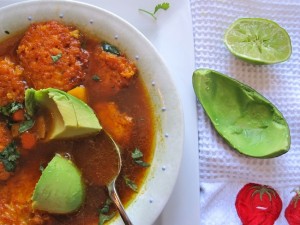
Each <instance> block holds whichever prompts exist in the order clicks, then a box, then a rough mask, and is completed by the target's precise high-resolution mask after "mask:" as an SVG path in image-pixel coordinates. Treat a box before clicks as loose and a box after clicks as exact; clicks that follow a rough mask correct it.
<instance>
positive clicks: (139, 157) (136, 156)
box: [131, 148, 150, 167]
mask: <svg viewBox="0 0 300 225" xmlns="http://www.w3.org/2000/svg"><path fill="white" fill-rule="evenodd" d="M143 156H144V155H143V153H142V152H141V151H140V150H139V149H138V148H136V149H134V151H133V152H132V153H131V157H132V159H133V161H134V162H135V163H136V164H138V165H139V166H142V167H149V166H150V164H149V163H146V162H144V161H143V159H142V158H143Z"/></svg>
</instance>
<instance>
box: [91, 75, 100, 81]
mask: <svg viewBox="0 0 300 225" xmlns="http://www.w3.org/2000/svg"><path fill="white" fill-rule="evenodd" d="M92 80H94V81H100V77H99V76H98V75H97V74H95V75H94V76H92Z"/></svg>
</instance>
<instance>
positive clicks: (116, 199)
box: [108, 182, 133, 225]
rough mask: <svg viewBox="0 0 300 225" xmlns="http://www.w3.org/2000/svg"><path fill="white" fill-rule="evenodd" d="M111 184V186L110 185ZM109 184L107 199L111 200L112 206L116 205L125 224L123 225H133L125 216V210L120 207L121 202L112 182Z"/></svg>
mask: <svg viewBox="0 0 300 225" xmlns="http://www.w3.org/2000/svg"><path fill="white" fill-rule="evenodd" d="M112 183H113V184H112ZM112 183H111V184H109V185H108V193H109V197H110V198H111V200H112V201H113V202H114V204H115V205H116V207H117V209H118V211H119V213H120V215H121V217H122V219H123V222H124V223H125V225H133V224H132V223H131V221H130V219H129V217H128V215H127V213H126V212H125V209H124V207H123V205H122V202H121V200H120V198H119V196H118V193H117V191H116V188H115V185H114V182H112Z"/></svg>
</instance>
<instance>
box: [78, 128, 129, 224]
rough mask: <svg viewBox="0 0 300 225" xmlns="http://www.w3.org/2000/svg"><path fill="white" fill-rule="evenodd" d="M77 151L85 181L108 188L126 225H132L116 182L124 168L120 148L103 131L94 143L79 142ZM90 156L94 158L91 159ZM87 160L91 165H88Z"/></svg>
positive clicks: (94, 138) (88, 141)
mask: <svg viewBox="0 0 300 225" xmlns="http://www.w3.org/2000/svg"><path fill="white" fill-rule="evenodd" d="M81 145H82V146H81ZM86 145H88V146H89V147H88V148H85V147H84V146H86ZM76 149H77V150H78V154H75V160H76V164H77V165H78V166H79V168H81V170H82V172H83V174H84V177H85V179H87V180H88V182H89V183H91V184H93V185H98V186H106V187H107V189H108V194H109V197H110V198H111V200H112V201H113V203H114V204H115V206H116V207H117V209H118V211H119V213H120V215H121V218H122V219H123V221H124V223H125V225H132V223H131V221H130V219H129V217H128V216H127V214H126V212H125V210H124V207H123V205H122V202H121V200H120V198H119V196H118V193H117V191H116V187H115V182H116V180H117V178H118V176H119V174H120V171H121V167H122V160H121V153H120V148H119V146H118V145H117V144H116V142H115V141H114V140H113V139H112V137H111V136H110V135H109V134H108V133H107V132H106V131H105V130H103V129H102V130H101V131H100V133H99V134H98V135H96V136H95V137H93V139H92V141H90V140H80V141H78V143H76ZM83 149H85V150H86V153H83V152H82V150H83ZM73 154H74V152H73ZM90 156H93V157H92V158H91V157H90ZM87 160H88V161H89V163H86V162H87ZM103 172H104V173H103Z"/></svg>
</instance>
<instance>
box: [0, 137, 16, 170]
mask: <svg viewBox="0 0 300 225" xmlns="http://www.w3.org/2000/svg"><path fill="white" fill-rule="evenodd" d="M19 158H20V153H19V152H18V151H17V145H16V143H15V142H14V141H12V142H11V143H10V144H8V145H7V146H6V148H5V149H4V150H3V151H2V152H0V162H2V163H3V165H4V168H5V170H6V171H7V172H13V171H15V169H16V166H17V160H18V159H19Z"/></svg>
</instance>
